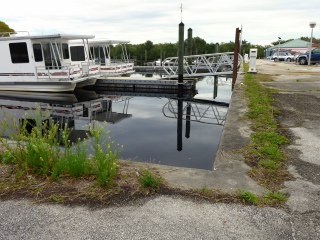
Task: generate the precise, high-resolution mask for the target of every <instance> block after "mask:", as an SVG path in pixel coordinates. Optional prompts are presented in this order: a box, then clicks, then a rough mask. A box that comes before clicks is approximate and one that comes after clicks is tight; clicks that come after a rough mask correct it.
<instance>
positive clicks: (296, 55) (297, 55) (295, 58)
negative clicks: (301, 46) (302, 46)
mask: <svg viewBox="0 0 320 240" xmlns="http://www.w3.org/2000/svg"><path fill="white" fill-rule="evenodd" d="M301 54H303V53H296V54H295V55H294V58H293V60H294V61H295V62H297V58H298V57H299V56H300V55H301Z"/></svg>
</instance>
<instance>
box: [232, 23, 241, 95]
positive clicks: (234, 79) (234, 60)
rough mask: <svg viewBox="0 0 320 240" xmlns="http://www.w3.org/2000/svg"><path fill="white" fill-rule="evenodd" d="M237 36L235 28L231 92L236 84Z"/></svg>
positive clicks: (237, 32) (238, 32) (238, 33)
mask: <svg viewBox="0 0 320 240" xmlns="http://www.w3.org/2000/svg"><path fill="white" fill-rule="evenodd" d="M239 36H240V31H239V28H236V37H235V41H234V43H235V44H234V57H233V75H232V86H231V88H232V90H233V88H234V85H235V84H236V80H237V73H238V53H239Z"/></svg>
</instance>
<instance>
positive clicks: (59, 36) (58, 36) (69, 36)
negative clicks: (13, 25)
mask: <svg viewBox="0 0 320 240" xmlns="http://www.w3.org/2000/svg"><path fill="white" fill-rule="evenodd" d="M94 37H95V36H94V35H75V34H50V35H25V36H14V35H11V36H10V37H0V41H11V40H25V39H66V40H78V39H92V38H94Z"/></svg>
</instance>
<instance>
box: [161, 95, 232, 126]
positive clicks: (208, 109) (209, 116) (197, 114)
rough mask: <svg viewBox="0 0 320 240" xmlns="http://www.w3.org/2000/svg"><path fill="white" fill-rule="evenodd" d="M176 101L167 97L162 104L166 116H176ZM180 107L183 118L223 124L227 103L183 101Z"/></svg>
mask: <svg viewBox="0 0 320 240" xmlns="http://www.w3.org/2000/svg"><path fill="white" fill-rule="evenodd" d="M178 101H179V100H176V99H169V101H168V102H167V103H166V104H165V105H164V106H163V108H162V113H163V115H164V116H165V117H168V118H178V114H179V112H178ZM184 102H185V104H184V106H183V108H182V116H183V120H188V121H193V122H200V123H205V124H213V125H224V123H225V120H226V116H227V111H228V106H227V104H221V105H215V104H213V103H210V102H211V101H202V102H201V100H198V101H190V100H189V101H188V100H187V101H184Z"/></svg>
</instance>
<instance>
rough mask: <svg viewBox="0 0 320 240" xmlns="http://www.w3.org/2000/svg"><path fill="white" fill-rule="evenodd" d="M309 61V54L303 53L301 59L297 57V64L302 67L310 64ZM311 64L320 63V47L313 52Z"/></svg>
mask: <svg viewBox="0 0 320 240" xmlns="http://www.w3.org/2000/svg"><path fill="white" fill-rule="evenodd" d="M308 60H309V52H306V53H303V54H301V55H300V56H299V57H297V63H299V64H300V65H306V64H308ZM310 63H313V64H314V63H320V47H318V48H315V49H313V50H312V51H311V60H310Z"/></svg>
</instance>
